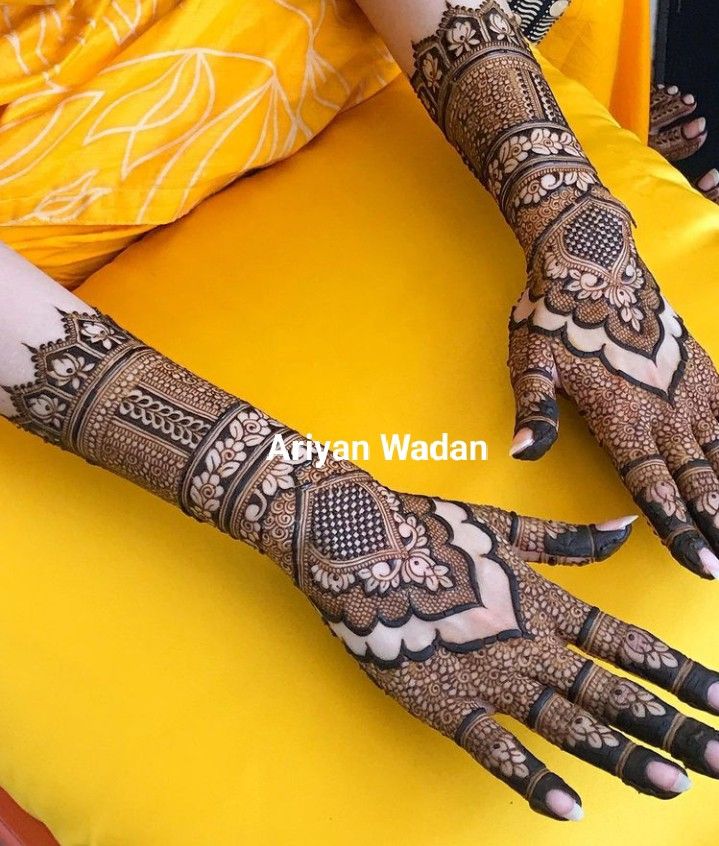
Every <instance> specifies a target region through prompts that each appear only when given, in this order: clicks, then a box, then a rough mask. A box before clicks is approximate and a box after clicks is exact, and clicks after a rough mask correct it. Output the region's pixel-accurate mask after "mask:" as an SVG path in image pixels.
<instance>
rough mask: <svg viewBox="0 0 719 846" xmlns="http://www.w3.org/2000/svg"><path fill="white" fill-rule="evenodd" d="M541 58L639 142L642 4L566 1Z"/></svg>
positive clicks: (643, 90) (644, 127) (644, 59)
mask: <svg viewBox="0 0 719 846" xmlns="http://www.w3.org/2000/svg"><path fill="white" fill-rule="evenodd" d="M541 49H542V54H543V55H544V56H546V58H547V59H548V60H549V61H550V62H552V64H553V65H554V66H555V67H557V68H560V69H561V70H562V73H564V74H566V75H567V76H569V77H570V78H571V79H576V80H578V81H579V82H581V83H582V85H584V86H585V87H586V88H588V89H589V91H591V93H592V94H593V95H594V96H595V97H596V98H597V100H599V102H600V103H603V104H604V105H605V106H606V107H607V108H608V109H609V110H610V111H611V113H612V115H613V116H614V117H615V118H616V119H617V120H618V121H619V123H620V124H621V125H622V126H624V127H626V128H627V129H631V130H632V131H633V132H635V133H636V134H637V135H638V136H639V137H640V138H642V139H646V138H647V135H648V133H649V106H648V104H649V85H650V82H651V43H650V23H649V3H648V2H647V0H572V2H571V4H570V6H569V8H568V9H567V11H566V12H565V13H564V16H563V17H562V19H561V20H560V22H559V23H558V24H557V25H556V26H554V27H553V28H552V29H551V30H550V31H549V34H548V35H547V37H546V38H545V39H544V41H542V46H541Z"/></svg>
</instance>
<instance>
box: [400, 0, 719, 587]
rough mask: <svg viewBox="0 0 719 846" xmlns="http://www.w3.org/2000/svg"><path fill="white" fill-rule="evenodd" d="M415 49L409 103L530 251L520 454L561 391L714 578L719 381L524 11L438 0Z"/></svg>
mask: <svg viewBox="0 0 719 846" xmlns="http://www.w3.org/2000/svg"><path fill="white" fill-rule="evenodd" d="M414 57H415V70H414V73H413V75H412V85H413V87H414V88H415V90H416V92H417V94H418V96H419V98H420V100H421V101H422V103H423V104H424V106H425V107H426V108H427V110H428V112H429V113H430V115H431V116H432V118H433V119H434V120H435V122H436V123H437V124H438V126H439V127H440V128H441V129H442V131H443V132H444V134H445V135H446V137H447V139H448V140H449V142H450V143H451V144H452V145H453V146H454V147H455V148H456V150H457V151H458V152H459V153H460V155H461V157H462V159H463V160H464V161H465V163H466V164H467V165H468V166H469V168H470V169H471V171H472V172H473V173H474V174H475V176H476V177H477V178H478V179H479V180H480V181H481V182H482V183H483V184H484V185H485V187H486V188H487V189H488V190H489V192H490V193H491V194H492V196H493V197H494V198H495V200H496V202H497V204H498V205H499V208H500V209H501V211H502V213H503V214H504V216H505V218H506V220H507V222H508V223H509V225H510V226H511V228H512V229H513V231H514V233H515V234H516V236H517V238H518V240H519V242H520V244H521V245H522V247H523V248H524V251H525V254H526V259H527V272H528V281H527V286H526V288H525V290H524V292H523V293H522V295H521V297H520V299H519V301H518V302H517V304H516V306H515V307H514V309H513V311H512V315H511V319H510V345H509V369H510V377H511V380H512V386H513V388H514V393H515V398H516V409H517V411H516V419H515V433H517V439H518V443H519V444H520V445H519V446H518V447H517V451H516V453H515V454H516V456H517V457H518V458H522V459H530V460H531V459H536V458H539V457H540V456H541V455H543V454H544V452H546V450H547V449H549V447H550V446H551V445H552V443H553V442H554V440H555V439H556V437H557V430H558V406H557V401H556V392H557V390H558V389H559V390H561V391H563V392H564V393H565V394H567V395H568V396H569V398H570V399H572V400H573V401H574V402H575V403H576V405H577V406H578V408H579V410H580V412H581V414H582V416H583V417H584V418H585V419H586V421H587V423H588V425H589V427H590V429H591V431H592V433H593V435H594V436H595V438H596V439H597V440H598V441H599V443H600V444H602V445H603V446H604V447H605V448H606V449H607V451H608V452H609V454H610V456H611V458H612V461H613V463H614V464H615V466H616V467H617V469H618V470H619V472H620V473H621V474H622V476H623V478H624V479H625V482H626V484H627V486H628V487H629V489H630V491H631V493H632V495H633V496H634V498H635V500H636V501H637V503H638V505H639V506H640V508H641V509H642V511H643V512H644V514H645V515H646V516H647V518H648V519H649V521H650V522H651V524H652V526H653V528H654V530H655V531H656V533H657V534H658V535H659V537H660V538H661V540H662V541H663V542H664V543H665V544H666V545H667V547H668V548H669V549H670V551H671V553H672V554H673V555H674V557H675V558H676V559H677V560H678V561H679V562H680V563H681V564H683V565H684V566H685V567H687V568H688V569H690V570H691V571H693V572H695V573H697V574H698V575H701V576H702V577H705V578H711V577H714V578H719V559H717V556H716V553H719V509H718V508H717V507H715V503H719V479H718V478H717V473H718V471H719V452H718V451H717V448H716V445H717V443H719V377H718V376H717V373H716V370H715V368H714V366H713V364H712V362H711V361H710V360H709V358H708V356H707V355H706V353H705V352H704V350H703V349H702V348H701V347H700V346H699V345H698V344H697V343H696V341H695V340H694V339H693V338H692V337H691V336H689V334H688V333H687V331H686V329H685V327H684V324H683V322H682V320H681V319H680V318H679V317H678V316H677V314H676V313H675V312H674V311H673V309H672V308H671V307H670V306H669V304H668V303H667V302H666V300H665V299H664V297H663V296H662V294H661V292H660V290H659V288H658V286H657V284H656V282H655V280H654V278H653V277H652V274H651V273H650V272H649V270H648V269H647V267H646V265H645V264H644V262H643V261H642V259H641V257H640V256H639V254H638V252H637V248H636V244H635V242H634V238H633V234H632V224H633V221H632V218H631V216H630V214H629V212H628V211H627V210H626V209H625V208H624V206H623V205H622V204H621V203H620V202H618V201H617V200H616V198H614V197H613V196H612V195H611V194H610V192H609V191H608V190H607V189H606V187H605V186H604V185H603V184H602V182H601V180H600V178H599V175H598V174H597V172H596V170H595V169H594V167H593V166H592V164H591V163H590V162H589V160H588V159H587V157H586V155H585V153H584V151H583V149H582V146H581V144H580V143H579V141H578V140H577V138H576V137H575V136H574V134H573V133H572V131H571V128H570V127H569V125H568V124H567V121H566V119H565V118H564V115H563V114H562V111H561V109H560V107H559V105H558V104H557V101H556V100H555V98H554V96H553V94H552V92H551V90H550V89H549V86H548V84H547V82H546V80H545V79H544V76H543V74H542V71H541V68H540V67H539V65H538V64H537V62H536V61H535V59H534V57H533V55H532V53H531V51H530V49H529V47H528V45H527V44H526V41H525V40H524V37H523V35H522V31H521V21H519V20H518V19H517V16H516V14H515V12H513V11H511V10H510V9H509V8H508V7H507V6H506V4H505V3H504V2H501V0H486V2H484V3H482V4H480V5H479V8H469V7H465V6H459V5H453V4H451V3H448V4H447V8H446V10H445V12H444V14H443V15H442V18H441V21H440V23H439V26H438V28H437V29H436V31H435V32H434V33H433V34H432V35H430V36H428V37H426V38H424V39H422V40H421V41H419V42H418V43H416V44H415V45H414ZM697 466H700V467H701V483H700V484H699V483H697V481H696V480H697V477H696V475H694V474H692V473H690V472H689V471H690V470H691V469H692V468H695V467H697Z"/></svg>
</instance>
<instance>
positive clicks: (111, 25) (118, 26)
mask: <svg viewBox="0 0 719 846" xmlns="http://www.w3.org/2000/svg"><path fill="white" fill-rule="evenodd" d="M0 9H2V10H3V14H2V15H0V35H5V36H6V37H4V38H0V109H1V108H2V104H9V105H8V107H7V108H6V109H5V111H4V112H0V237H1V238H2V240H3V241H5V243H7V244H9V245H10V246H11V247H13V248H14V249H16V250H17V251H18V252H20V253H22V254H23V255H24V256H26V258H28V259H29V260H30V261H32V262H33V263H34V264H36V265H37V266H38V267H41V268H42V269H43V270H45V271H46V272H47V273H49V274H50V275H51V276H53V278H55V279H57V280H58V281H59V282H61V283H62V284H64V285H67V286H68V287H74V286H75V285H77V284H79V283H80V282H81V281H83V280H84V279H86V278H87V277H88V276H89V275H90V274H91V273H92V272H93V271H95V270H97V269H98V268H99V267H101V266H102V265H103V264H104V263H106V262H107V261H109V260H110V259H112V258H113V257H114V256H115V255H116V254H117V253H119V252H120V251H121V250H122V249H124V248H125V247H126V246H127V245H128V244H129V243H131V242H132V241H133V240H135V239H137V238H138V237H139V236H140V235H142V234H143V233H145V232H147V231H148V230H151V229H153V228H154V227H155V226H156V225H159V224H163V223H166V222H168V221H171V220H174V219H175V218H176V217H178V216H180V215H181V214H183V213H185V212H186V211H188V210H189V209H190V208H191V207H192V206H193V205H194V204H196V203H197V202H199V201H200V200H201V199H202V198H204V197H206V196H208V195H210V194H212V193H213V192H214V191H216V190H217V189H218V188H220V187H221V186H223V185H225V184H226V183H227V182H229V181H231V180H232V179H233V178H235V177H236V176H237V175H238V174H240V173H243V172H244V171H245V170H246V169H247V168H248V167H259V166H263V165H266V164H267V163H269V162H270V161H272V160H274V159H275V158H277V157H282V156H283V155H285V154H287V153H290V152H293V151H296V150H297V149H298V148H299V147H301V146H302V144H303V143H305V142H306V141H307V139H308V138H309V137H311V136H313V135H314V134H315V133H316V132H319V131H320V130H321V129H322V128H323V127H324V126H325V125H326V124H327V123H328V122H329V121H330V120H331V119H332V118H333V117H334V116H335V115H336V114H337V113H338V112H339V111H340V110H342V109H343V108H345V107H347V106H350V105H352V104H354V103H357V102H359V101H362V100H363V99H365V98H366V97H368V96H370V95H371V94H373V93H374V92H375V91H377V90H378V89H379V88H381V87H382V86H383V85H384V84H385V82H386V81H388V80H390V79H392V78H393V77H394V76H395V75H396V74H397V72H398V71H397V68H396V67H395V65H394V64H393V63H392V62H391V61H389V59H388V57H387V55H386V52H385V50H384V47H383V45H382V44H381V42H380V41H379V39H378V38H377V36H376V35H375V34H374V33H373V32H372V30H371V29H370V27H369V25H368V24H367V22H366V20H365V19H364V17H363V16H362V15H361V14H360V13H359V12H358V11H357V8H356V6H355V4H354V2H352V0H337V2H331V0H306V2H303V3H301V4H298V3H296V2H289V0H245V2H243V3H240V4H236V3H235V4H230V3H226V2H221V3H206V2H205V3H203V2H201V0H186V2H184V3H182V4H180V3H179V2H178V0H112V2H110V0H100V2H98V0H57V2H56V3H54V4H52V5H48V7H47V8H42V4H28V3H24V4H9V5H8V4H4V5H2V4H0ZM647 21H648V8H647V4H646V2H645V0H602V2H598V0H573V2H572V4H571V5H570V7H569V10H568V11H567V12H566V13H565V15H564V17H563V18H562V19H561V20H560V22H559V23H558V24H556V25H555V26H554V28H553V29H552V31H551V32H550V34H549V36H548V37H547V38H546V39H545V40H544V42H543V43H542V49H543V52H544V53H545V55H546V56H547V57H548V58H549V60H550V61H552V62H553V63H554V64H555V65H556V66H557V67H559V68H561V69H562V71H563V72H564V73H565V74H567V75H568V76H569V77H571V78H573V79H577V80H579V81H580V82H582V83H583V84H584V85H586V86H587V87H588V88H589V89H590V90H591V91H592V93H593V94H594V95H595V97H597V99H598V100H599V101H600V102H601V103H603V104H604V105H606V106H607V107H608V108H611V110H612V112H613V114H614V115H615V117H617V118H618V120H619V121H620V123H622V125H624V126H626V127H628V128H630V129H633V130H634V131H635V132H636V133H637V134H638V135H639V136H640V137H645V136H646V131H647V123H648V109H647V103H648V101H649V36H648V33H649V30H648V26H647ZM60 33H63V34H64V37H63V39H62V40H61V39H60V38H59V35H60ZM202 48H207V49H205V50H203V49H202ZM217 51H225V53H228V52H229V55H218V54H217ZM258 57H259V58H261V59H263V60H264V62H265V64H263V63H262V62H258V61H256V59H257V58H258ZM268 62H269V64H267V63H268ZM273 79H274V81H275V83H276V90H277V91H280V92H282V93H283V95H284V96H285V97H286V98H287V103H288V105H289V114H290V115H291V116H292V119H291V120H290V119H289V117H288V114H286V113H284V112H283V111H282V109H279V110H277V109H276V108H275V107H273V105H272V103H271V101H270V95H269V94H268V92H267V91H266V90H264V89H263V86H266V85H267V84H268V82H269V81H272V80H273ZM58 86H62V88H61V89H60V90H58ZM63 89H64V90H63ZM188 92H193V93H192V97H191V98H189V99H188V97H187V95H188ZM253 92H255V93H257V92H260V94H259V97H258V99H253V97H254V94H253ZM247 97H249V98H250V99H249V100H247V105H248V106H251V108H249V109H248V111H247V113H246V114H245V112H244V105H242V107H241V108H239V111H238V104H242V103H244V98H247ZM208 105H211V109H210V115H209V117H208V118H207V119H206V120H205V121H204V124H203V123H202V121H200V123H199V124H197V121H198V120H199V119H200V117H201V115H202V114H203V112H204V108H205V107H207V106H208ZM275 106H276V103H275ZM273 110H274V112H275V113H278V115H279V117H278V127H277V132H276V133H275V134H274V135H273V134H272V133H270V135H269V136H268V138H267V139H266V141H265V142H264V143H263V142H261V140H260V139H261V135H262V131H263V126H264V123H263V121H264V117H265V115H267V114H269V113H272V112H273ZM239 117H241V118H242V119H241V120H240V121H239V122H238V123H235V122H236V121H237V119H238V118H239ZM210 121H213V124H212V131H211V132H207V131H204V130H203V131H198V129H197V127H198V126H200V127H202V126H203V125H206V124H208V123H209V122H210ZM230 128H231V131H230V132H229V134H228V135H227V136H226V137H224V143H223V144H222V145H220V147H219V149H218V150H217V151H216V152H214V153H213V154H212V155H211V156H210V157H209V159H207V160H206V159H205V156H206V155H207V154H208V143H209V142H208V139H212V138H213V137H214V135H213V133H214V132H216V131H218V130H222V131H223V132H224V131H225V130H228V129H230ZM188 133H189V134H190V136H192V142H191V143H189V145H188ZM193 133H194V135H193ZM273 139H274V141H276V142H277V143H276V145H275V146H274V148H273V143H270V142H271V141H272V140H273ZM179 151H182V154H181V155H178V152H179ZM41 153H42V154H41ZM175 159H176V160H175ZM171 161H173V162H174V163H173V164H172V166H171V167H169V170H168V171H167V173H164V168H165V167H167V166H168V165H169V164H170V162H171ZM198 174H200V175H201V178H199V177H198ZM194 178H198V182H197V183H196V184H195V185H194V187H193V188H192V189H191V190H190V191H189V193H187V192H186V189H187V186H188V184H189V183H190V181H191V180H192V179H194ZM156 182H158V184H159V186H160V188H159V190H154V189H153V187H152V186H153V185H154V183H156Z"/></svg>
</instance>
